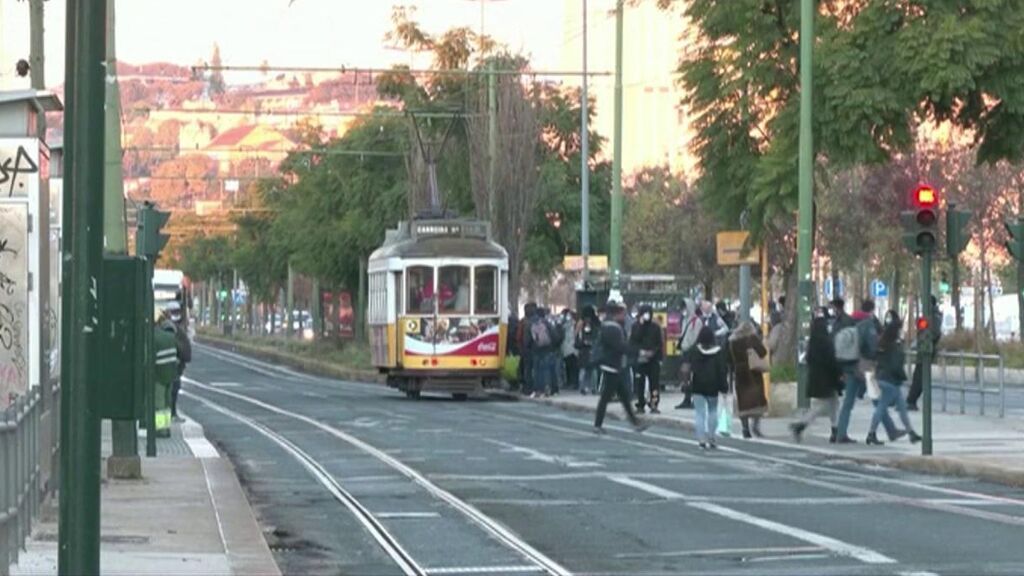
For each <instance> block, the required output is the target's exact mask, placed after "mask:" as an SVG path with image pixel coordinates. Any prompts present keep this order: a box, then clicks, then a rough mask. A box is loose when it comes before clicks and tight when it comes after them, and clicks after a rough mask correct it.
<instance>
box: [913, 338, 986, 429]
mask: <svg viewBox="0 0 1024 576" xmlns="http://www.w3.org/2000/svg"><path fill="white" fill-rule="evenodd" d="M913 356H916V353H914V352H911V355H908V357H907V358H908V360H910V361H911V362H916V360H911V359H912V357H913ZM913 368H914V366H913V364H912V363H911V364H910V365H909V366H908V369H907V374H911V373H912V372H911V370H913ZM993 376H994V377H995V378H994V380H995V381H994V382H993V381H992V380H993ZM1005 392H1006V366H1005V364H1004V362H1003V357H1002V356H998V355H995V354H975V353H970V352H940V353H939V354H938V355H937V356H936V358H935V360H934V361H933V362H932V405H933V406H935V403H936V402H939V403H940V404H939V405H940V406H941V410H942V411H943V412H947V411H949V404H950V398H949V396H950V394H952V395H953V400H952V401H953V402H954V403H955V402H957V400H958V399H959V405H960V414H966V413H967V398H968V396H972V397H973V396H975V395H976V396H977V398H978V409H979V413H980V414H981V415H982V416H984V415H985V410H986V407H987V406H988V404H989V397H992V396H994V397H995V398H994V399H993V401H994V402H995V403H996V404H997V407H998V409H999V417H1000V418H1003V417H1005V416H1006V393H1005Z"/></svg>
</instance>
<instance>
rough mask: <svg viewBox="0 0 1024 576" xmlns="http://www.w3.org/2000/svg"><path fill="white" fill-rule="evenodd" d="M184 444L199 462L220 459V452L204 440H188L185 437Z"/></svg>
mask: <svg viewBox="0 0 1024 576" xmlns="http://www.w3.org/2000/svg"><path fill="white" fill-rule="evenodd" d="M185 444H188V449H189V450H190V451H191V452H192V455H193V456H195V457H196V458H199V459H200V460H202V459H205V458H220V452H217V448H216V447H215V446H214V445H213V444H211V443H210V441H209V440H207V439H206V438H189V437H188V436H186V437H185Z"/></svg>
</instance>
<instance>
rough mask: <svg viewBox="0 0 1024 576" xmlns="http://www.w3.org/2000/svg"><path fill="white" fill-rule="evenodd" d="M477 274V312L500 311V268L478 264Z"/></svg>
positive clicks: (490, 312) (492, 312)
mask: <svg viewBox="0 0 1024 576" xmlns="http://www.w3.org/2000/svg"><path fill="white" fill-rule="evenodd" d="M475 274H476V278H475V280H476V313H477V314H497V313H498V298H497V294H498V269H497V268H495V267H494V266H478V267H477V268H476V271H475Z"/></svg>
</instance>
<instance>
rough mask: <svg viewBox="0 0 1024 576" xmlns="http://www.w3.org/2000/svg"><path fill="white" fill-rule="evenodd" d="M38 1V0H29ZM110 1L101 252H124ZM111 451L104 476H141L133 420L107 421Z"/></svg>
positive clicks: (118, 107)
mask: <svg viewBox="0 0 1024 576" xmlns="http://www.w3.org/2000/svg"><path fill="white" fill-rule="evenodd" d="M33 1H34V2H40V3H41V0H33ZM114 4H115V2H108V3H107V14H106V18H107V46H106V50H107V57H106V63H107V69H106V73H107V74H106V75H107V78H113V81H108V82H106V83H105V87H106V99H105V106H104V108H105V114H104V123H105V126H104V128H105V130H106V133H105V140H106V142H105V146H104V154H103V168H104V170H103V237H104V243H103V248H104V252H106V253H109V254H127V253H128V237H127V230H126V228H127V226H126V222H125V213H124V179H123V177H122V169H121V91H120V88H119V87H118V84H117V56H116V46H115V45H114V37H115V34H114ZM33 48H35V46H34V45H33ZM111 443H112V446H111V448H112V452H113V453H112V454H111V457H110V458H109V459H108V460H107V476H109V477H111V478H118V479H136V478H141V477H142V460H141V459H140V458H139V431H138V422H137V421H136V420H114V421H112V422H111Z"/></svg>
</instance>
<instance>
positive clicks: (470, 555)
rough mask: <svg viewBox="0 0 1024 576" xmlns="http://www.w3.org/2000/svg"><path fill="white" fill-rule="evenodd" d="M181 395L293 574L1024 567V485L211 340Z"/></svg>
mask: <svg viewBox="0 0 1024 576" xmlns="http://www.w3.org/2000/svg"><path fill="white" fill-rule="evenodd" d="M188 377H189V378H190V380H187V381H186V385H185V388H184V390H185V394H184V395H183V398H182V407H183V410H184V411H186V412H187V414H188V415H190V416H191V417H192V418H194V419H196V420H198V421H199V422H200V423H202V424H203V426H204V427H205V428H206V433H207V436H209V437H210V438H211V440H213V441H214V442H215V443H216V444H218V446H219V447H220V448H221V449H222V450H223V451H225V452H226V453H227V454H228V455H229V456H230V457H231V458H232V460H233V461H234V462H235V465H236V468H237V470H238V472H239V475H240V476H241V478H242V481H243V484H244V485H245V486H246V489H247V490H248V493H249V497H250V500H251V502H252V503H253V504H254V507H255V508H256V510H257V513H258V515H259V517H260V520H261V522H262V523H263V525H264V528H265V533H266V535H267V539H268V542H269V543H270V545H271V547H272V550H273V551H274V553H275V557H276V559H277V561H278V564H279V565H280V566H281V569H282V571H284V572H285V573H286V574H357V575H363V574H437V575H441V574H531V573H533V574H545V573H546V574H609V575H613V574H614V575H623V574H708V575H710V574H723V575H724V574H757V575H772V574H778V575H784V574H785V575H830V574H844V575H845V574H886V575H901V576H909V575H915V576H925V575H931V574H937V575H944V576H945V575H959V574H964V575H966V574H971V575H981V574H1024V546H1022V544H1024V496H1022V494H1021V493H1020V492H1019V491H1014V490H1012V489H1009V488H1005V487H1001V486H995V485H988V484H984V483H980V482H976V481H973V480H970V479H963V478H942V477H935V476H922V475H915V474H910V473H905V472H899V471H891V470H886V469H869V468H864V467H861V466H859V465H856V464H854V463H851V462H845V461H836V460H826V459H825V458H824V457H822V456H820V455H817V454H813V453H808V452H803V451H799V450H793V449H789V448H785V447H780V446H772V445H765V444H758V443H756V442H744V441H742V440H732V441H728V440H727V441H724V442H722V443H721V444H722V446H721V448H720V449H719V450H718V451H716V452H708V453H704V452H701V451H700V450H699V449H698V448H697V447H696V445H695V443H694V442H693V441H692V440H691V439H690V438H689V437H688V436H686V435H685V434H683V433H682V432H681V431H678V430H673V429H667V428H659V427H654V428H651V429H649V430H648V431H647V432H646V433H644V434H642V435H641V434H636V433H634V432H632V431H631V430H629V429H628V427H624V426H622V425H621V424H620V423H619V422H616V421H614V420H613V421H611V422H609V423H608V424H606V428H607V429H608V434H607V435H604V436H598V435H595V434H594V433H593V432H592V429H591V422H592V417H591V415H587V414H576V413H568V412H562V411H559V410H557V409H554V408H549V407H545V406H540V405H536V404H533V403H526V402H511V401H500V400H486V399H485V400H470V401H467V402H456V401H452V400H449V399H446V398H437V399H433V398H426V397H425V398H423V399H421V400H419V401H416V400H409V399H406V398H405V397H404V396H403V395H401V394H399V393H397V392H395V391H392V390H388V389H386V388H383V387H380V386H373V385H366V384H357V383H341V382H335V381H330V380H325V379H321V378H315V377H309V376H305V375H302V374H298V373H296V372H293V371H291V370H288V369H285V368H280V367H275V366H272V365H268V364H266V363H262V362H257V361H255V360H251V359H247V358H243V357H240V356H235V355H230V354H227V353H223V352H219V351H216V352H215V351H213V350H211V349H208V348H205V347H198V346H197V348H196V353H195V362H194V363H193V364H192V365H190V367H189V372H188Z"/></svg>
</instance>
